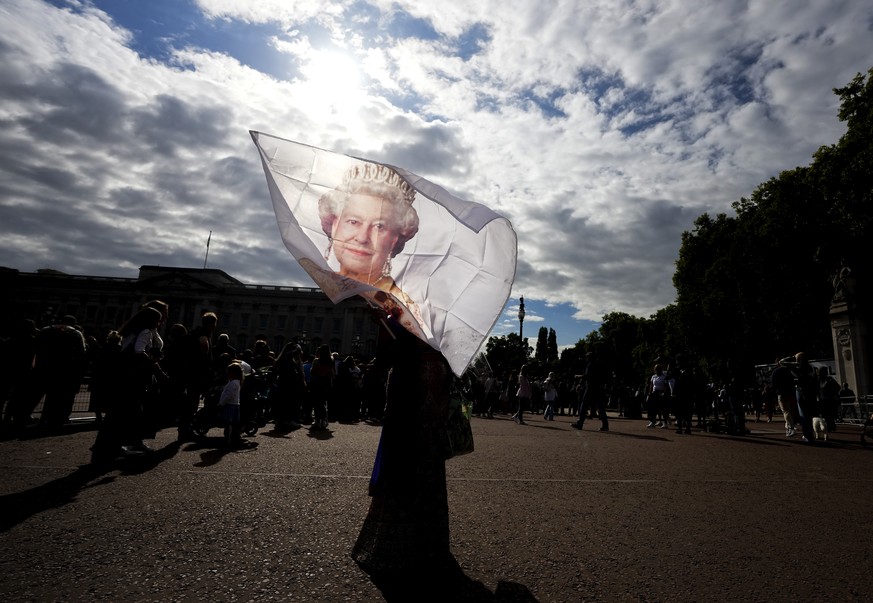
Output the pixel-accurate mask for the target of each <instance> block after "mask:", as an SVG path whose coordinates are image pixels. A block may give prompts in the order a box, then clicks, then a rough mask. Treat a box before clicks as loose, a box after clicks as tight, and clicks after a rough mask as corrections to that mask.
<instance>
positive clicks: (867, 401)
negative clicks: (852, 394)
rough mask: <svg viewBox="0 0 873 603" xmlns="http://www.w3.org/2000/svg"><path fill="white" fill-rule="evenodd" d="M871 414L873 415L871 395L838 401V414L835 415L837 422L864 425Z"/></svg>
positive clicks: (872, 398)
mask: <svg viewBox="0 0 873 603" xmlns="http://www.w3.org/2000/svg"><path fill="white" fill-rule="evenodd" d="M871 415H873V397H871V396H864V397H859V398H855V399H854V400H850V401H848V402H846V401H844V402H841V403H840V414H839V415H838V416H837V423H847V424H849V425H865V424H866V423H867V421H868V420H869V419H870V416H871Z"/></svg>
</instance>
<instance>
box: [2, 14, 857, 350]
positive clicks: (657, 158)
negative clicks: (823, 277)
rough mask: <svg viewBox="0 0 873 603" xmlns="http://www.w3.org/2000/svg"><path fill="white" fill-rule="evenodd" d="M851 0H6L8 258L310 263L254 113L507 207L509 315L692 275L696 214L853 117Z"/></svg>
mask: <svg viewBox="0 0 873 603" xmlns="http://www.w3.org/2000/svg"><path fill="white" fill-rule="evenodd" d="M871 66H873V5H871V4H870V3H869V2H865V1H861V0H854V1H840V0H828V1H825V0H811V1H803V0H791V1H784V2H774V1H772V0H761V1H759V0H744V1H741V0H695V1H694V2H692V1H690V0H660V1H658V0H640V1H634V0H577V1H574V0H536V1H534V0H499V1H496V0H477V1H476V2H469V1H468V0H441V1H440V2H433V1H432V0H390V1H389V0H343V1H339V2H330V1H326V0H319V1H314V0H246V1H243V0H238V1H237V0H151V1H149V2H141V1H139V0H106V1H102V0H101V1H93V2H88V1H61V0H57V1H53V2H42V1H37V0H3V3H2V4H0V82H2V84H0V158H2V160H0V266H5V267H8V268H13V269H17V270H21V271H27V272H30V271H35V270H37V269H41V268H51V269H55V270H60V271H62V272H67V273H70V274H85V275H99V276H121V277H135V276H136V275H137V272H138V269H139V267H140V266H142V265H151V264H153V265H163V266H186V267H193V268H201V267H203V264H204V260H205V252H206V240H207V237H208V235H209V233H210V231H211V232H212V238H211V244H210V247H209V256H208V267H210V268H217V269H221V270H224V271H225V272H227V273H228V274H230V275H231V276H234V277H236V278H238V279H239V280H241V281H243V282H246V283H253V284H271V285H289V286H293V285H302V286H312V281H311V280H310V279H309V277H308V276H306V274H305V273H304V272H303V271H302V270H301V269H300V268H299V266H297V265H296V263H295V262H294V260H293V258H292V257H291V256H290V254H289V253H288V252H287V251H286V249H285V247H284V246H283V244H282V241H281V238H280V236H279V232H278V229H277V225H276V220H275V216H274V214H273V210H272V207H271V203H270V198H269V194H268V191H267V187H266V181H265V178H264V174H263V170H262V168H261V165H260V160H259V158H258V154H257V152H256V149H255V147H254V145H253V144H252V141H251V138H250V136H249V133H248V132H249V130H258V131H262V132H266V133H269V134H272V135H275V136H279V137H282V138H287V139H290V140H295V141H299V142H303V143H306V144H309V145H312V146H316V147H320V148H324V149H328V150H332V151H337V152H340V153H346V154H350V155H354V156H358V157H364V158H368V159H372V160H375V161H381V162H385V163H389V164H393V165H399V166H401V167H404V168H406V169H408V170H410V171H412V172H415V173H417V174H419V175H421V176H424V177H425V178H428V179H429V180H431V181H433V182H436V183H438V184H440V185H442V186H443V187H444V188H446V189H448V190H449V191H451V192H452V193H454V194H455V195H457V196H459V197H462V198H464V199H468V200H471V201H476V202H479V203H483V204H485V205H487V206H489V207H491V208H492V209H494V210H495V211H497V212H499V213H500V214H502V215H504V216H505V217H507V218H508V219H509V220H510V221H511V222H512V224H513V227H514V229H515V230H516V232H517V234H518V246H519V247H518V269H517V275H516V280H515V283H514V286H513V291H512V295H511V296H510V300H509V302H508V303H507V305H506V307H505V309H504V312H503V314H502V315H501V316H500V318H499V319H498V321H497V323H496V325H495V328H494V330H493V331H492V334H493V335H505V334H507V333H509V332H518V327H519V323H518V318H517V314H518V298H519V297H520V296H524V299H525V311H526V317H525V321H524V334H525V336H526V337H530V338H531V339H532V343H533V340H535V338H536V334H537V332H538V330H539V328H540V327H546V328H551V329H555V331H556V334H557V338H558V343H559V345H560V346H561V347H565V346H570V345H573V344H575V343H576V342H577V341H578V340H579V339H581V338H583V337H584V336H585V335H586V334H587V333H588V332H590V331H591V330H594V329H596V328H597V326H598V324H599V321H600V320H601V318H602V317H603V316H604V315H605V314H606V313H609V312H627V313H629V314H632V315H635V316H640V317H648V316H650V315H651V314H653V313H654V312H656V311H657V310H659V309H660V308H663V307H665V306H666V305H668V304H670V303H672V302H673V301H674V300H675V296H676V292H675V289H674V288H673V284H672V275H673V272H674V268H675V261H676V259H677V257H678V251H679V247H680V244H681V235H682V232H683V231H688V230H691V229H692V228H693V222H694V220H695V218H697V217H698V216H700V215H701V214H703V213H704V212H708V213H710V215H714V214H717V213H728V214H730V213H731V209H730V206H731V203H733V202H735V201H738V200H739V199H740V198H741V197H743V196H749V195H750V194H751V192H752V191H753V190H754V189H755V187H756V186H757V185H759V184H761V183H763V182H765V181H766V180H768V179H769V178H771V177H773V176H776V175H778V174H779V173H780V172H781V171H783V170H786V169H792V168H794V167H796V166H799V165H808V164H809V163H810V162H811V160H812V154H813V153H814V152H815V150H816V149H817V148H819V147H820V146H822V145H826V144H833V143H835V142H836V141H837V140H838V139H839V137H840V136H841V135H842V134H843V133H844V132H845V125H844V124H842V123H841V122H839V121H838V119H837V117H836V115H837V111H838V108H839V99H838V98H837V97H836V96H835V95H834V94H833V92H832V89H833V88H835V87H841V86H844V85H846V84H847V83H848V82H849V81H851V79H852V78H853V77H854V76H855V75H856V74H857V73H859V72H861V73H866V72H867V70H868V69H869V68H870V67H871Z"/></svg>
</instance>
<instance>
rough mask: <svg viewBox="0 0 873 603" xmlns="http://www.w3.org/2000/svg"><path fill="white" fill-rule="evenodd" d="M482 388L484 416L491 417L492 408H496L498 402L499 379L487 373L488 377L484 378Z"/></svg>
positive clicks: (492, 416) (492, 415)
mask: <svg viewBox="0 0 873 603" xmlns="http://www.w3.org/2000/svg"><path fill="white" fill-rule="evenodd" d="M484 390H485V391H484V394H485V404H484V408H483V410H484V412H485V416H486V417H488V418H489V419H493V418H494V409H495V408H497V405H498V404H499V403H500V381H499V380H498V379H497V377H495V376H494V375H493V374H489V375H488V378H487V379H485V386H484Z"/></svg>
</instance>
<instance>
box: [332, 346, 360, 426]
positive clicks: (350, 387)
mask: <svg viewBox="0 0 873 603" xmlns="http://www.w3.org/2000/svg"><path fill="white" fill-rule="evenodd" d="M359 374H360V369H358V367H357V365H356V364H355V359H354V358H353V357H352V356H346V357H345V358H343V359H342V360H341V361H340V363H339V365H338V367H337V372H336V379H335V381H334V387H333V397H332V398H333V404H332V407H333V411H332V412H333V414H334V416H335V417H336V419H337V420H338V421H343V422H352V421H357V420H358V419H359V418H360V407H361V401H360V390H359V388H358V384H359Z"/></svg>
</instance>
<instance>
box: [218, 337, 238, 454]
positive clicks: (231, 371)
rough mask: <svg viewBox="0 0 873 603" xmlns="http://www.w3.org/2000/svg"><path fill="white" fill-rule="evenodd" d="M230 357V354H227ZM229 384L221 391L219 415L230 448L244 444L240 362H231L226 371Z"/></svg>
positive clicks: (225, 439) (225, 442)
mask: <svg viewBox="0 0 873 603" xmlns="http://www.w3.org/2000/svg"><path fill="white" fill-rule="evenodd" d="M225 356H226V357H229V355H228V354H225ZM225 371H226V373H227V383H226V384H225V386H224V387H223V388H222V390H221V396H220V397H219V398H218V409H219V411H218V413H219V419H220V421H221V423H222V424H223V425H224V444H225V446H227V447H228V448H232V447H235V446H239V445H240V444H241V443H242V435H241V433H240V391H241V389H242V382H243V367H242V365H241V364H239V363H238V362H231V363H230V364H228V365H227V368H226V369H225Z"/></svg>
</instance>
